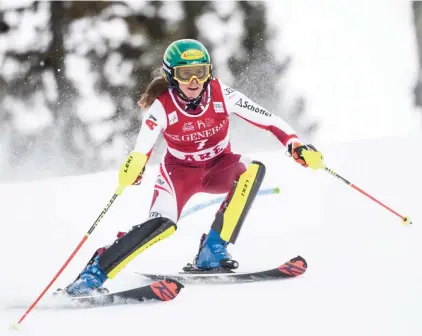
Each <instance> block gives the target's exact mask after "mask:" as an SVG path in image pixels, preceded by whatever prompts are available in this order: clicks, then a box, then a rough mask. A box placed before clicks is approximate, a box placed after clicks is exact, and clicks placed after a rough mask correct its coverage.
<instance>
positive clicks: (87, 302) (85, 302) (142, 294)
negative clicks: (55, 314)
mask: <svg viewBox="0 0 422 336" xmlns="http://www.w3.org/2000/svg"><path fill="white" fill-rule="evenodd" d="M183 287H184V286H183V285H182V284H181V283H180V282H178V281H176V280H173V279H167V278H163V279H160V280H159V281H156V282H154V283H152V284H150V285H146V286H141V287H136V288H132V289H128V290H123V291H119V292H115V293H106V294H97V295H92V296H76V297H70V296H67V295H65V294H63V295H60V294H55V296H56V297H57V299H58V300H59V301H60V302H63V303H66V302H67V303H70V304H71V306H72V307H77V308H79V307H86V308H90V307H102V306H110V305H119V304H135V303H141V302H147V301H170V300H173V299H175V298H176V297H177V296H178V294H179V293H180V290H181V289H182V288H183ZM62 300H63V301H62Z"/></svg>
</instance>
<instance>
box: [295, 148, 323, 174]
mask: <svg viewBox="0 0 422 336" xmlns="http://www.w3.org/2000/svg"><path fill="white" fill-rule="evenodd" d="M287 151H288V153H289V155H290V156H291V157H293V160H295V161H296V162H297V163H299V164H300V165H302V166H303V167H311V168H312V169H314V170H316V169H323V168H325V164H324V161H323V160H324V157H323V156H322V154H321V153H320V152H319V151H318V150H317V149H316V148H315V147H314V146H312V145H309V144H308V145H302V144H300V143H299V142H292V143H290V144H289V145H288V147H287Z"/></svg>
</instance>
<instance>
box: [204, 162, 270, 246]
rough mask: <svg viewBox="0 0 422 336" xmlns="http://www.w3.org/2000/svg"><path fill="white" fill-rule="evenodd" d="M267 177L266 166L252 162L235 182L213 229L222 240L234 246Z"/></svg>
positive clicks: (217, 215)
mask: <svg viewBox="0 0 422 336" xmlns="http://www.w3.org/2000/svg"><path fill="white" fill-rule="evenodd" d="M264 177H265V166H264V164H262V163H261V162H258V161H252V163H251V164H250V165H249V167H248V169H247V170H246V171H245V172H244V173H242V174H241V175H240V176H239V178H238V179H237V180H236V181H235V183H234V186H233V189H232V190H231V191H230V193H229V194H228V196H227V198H226V199H225V200H224V202H223V203H222V205H221V207H220V209H219V211H218V212H217V214H216V216H215V219H214V222H213V224H212V227H211V228H212V229H213V230H214V231H216V232H219V233H220V237H221V239H223V240H225V241H226V242H230V243H232V244H234V243H235V242H236V239H237V237H238V235H239V232H240V229H241V228H242V225H243V222H244V220H245V218H246V216H247V214H248V212H249V209H250V208H251V206H252V203H253V201H254V199H255V197H256V195H257V193H258V191H259V188H260V187H261V183H262V181H263V180H264Z"/></svg>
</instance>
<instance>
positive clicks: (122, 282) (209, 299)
mask: <svg viewBox="0 0 422 336" xmlns="http://www.w3.org/2000/svg"><path fill="white" fill-rule="evenodd" d="M421 145H422V139H420V138H413V139H412V138H407V139H406V138H384V139H371V140H362V141H359V142H350V143H343V144H339V145H335V146H334V145H333V146H330V147H326V148H323V149H322V150H323V153H324V155H325V157H326V163H327V165H328V166H330V167H331V168H332V169H334V170H336V171H338V173H340V174H342V175H344V176H345V177H346V178H348V179H350V180H351V181H353V182H355V183H356V184H357V185H359V186H361V187H362V188H364V189H365V190H367V191H368V192H370V193H372V194H373V195H374V196H376V197H379V198H380V199H382V200H383V201H385V202H386V203H387V204H389V205H391V206H392V207H393V208H395V209H396V210H397V211H399V212H403V213H404V214H406V215H409V216H411V217H412V219H413V222H414V224H413V226H412V227H411V228H408V227H404V226H402V225H401V223H400V219H398V218H396V217H395V216H394V215H391V214H390V213H389V212H387V211H385V210H384V209H382V208H381V207H379V206H378V205H375V204H374V203H373V202H371V201H369V200H368V199H366V198H364V197H362V196H361V195H360V194H358V193H357V192H356V191H354V190H352V189H350V188H348V187H346V186H345V185H344V184H343V183H341V182H339V181H338V180H336V179H334V178H333V177H331V176H330V175H328V174H326V173H324V172H321V171H320V172H313V171H310V170H307V169H303V168H302V167H299V166H297V165H296V164H294V163H293V162H291V161H290V159H288V158H287V157H286V156H285V155H284V153H283V151H279V152H271V153H259V154H257V155H256V156H255V158H257V159H260V160H262V161H263V162H265V164H266V165H267V168H268V173H267V176H266V181H265V183H264V186H263V187H269V186H279V187H280V188H281V193H280V194H278V195H269V196H259V197H258V198H257V201H256V204H255V205H254V207H253V209H252V210H251V212H250V216H249V217H248V220H247V222H246V223H245V225H244V229H243V230H242V232H241V235H240V237H239V240H238V243H237V245H236V246H234V247H232V248H231V252H232V253H233V254H234V256H235V257H236V258H237V259H238V260H239V261H240V264H241V269H242V270H250V269H255V268H264V267H267V266H276V265H278V264H279V263H281V262H284V261H285V260H286V259H288V258H290V257H293V256H296V255H297V254H300V255H302V256H303V257H305V258H306V259H307V261H308V263H309V268H308V271H307V273H306V274H305V275H304V276H302V277H301V278H298V279H295V280H292V281H287V282H282V281H280V282H268V283H254V284H242V285H214V286H204V285H194V286H187V287H186V288H185V289H184V290H183V291H182V293H181V294H180V295H179V297H177V298H176V299H175V300H174V301H171V302H167V303H161V304H146V305H131V306H119V307H108V308H98V309H90V310H87V309H85V310H84V309H67V310H54V309H46V304H45V300H43V301H41V303H40V307H39V309H36V310H35V311H33V312H32V313H31V314H30V315H28V317H27V319H26V320H25V321H24V323H23V330H22V331H21V332H20V334H21V335H43V336H53V335H61V336H74V335H116V334H117V335H137V334H139V335H141V334H143V335H147V334H148V335H169V334H172V335H181V334H186V335H198V334H199V335H214V334H215V333H216V332H224V334H236V335H240V334H246V333H247V334H253V333H257V332H259V333H260V334H265V333H272V334H273V333H277V334H278V333H280V334H281V333H283V334H286V335H310V334H316V335H322V334H323V335H384V336H385V335H421V333H422V326H421V323H420V321H418V320H419V319H418V318H419V312H418V308H419V307H420V302H421V300H422V290H421V285H420V284H421V283H422V271H420V267H419V256H420V255H421V252H422V245H421V244H420V241H421V238H422V236H421V235H422V232H421V228H420V226H421V222H422V211H421V209H420V198H419V197H418V195H419V194H420V190H421V189H422V178H421V177H420V171H421V169H422V160H421V157H420V155H418V154H419V153H420V148H421ZM155 173H156V167H151V168H150V169H149V170H148V171H147V174H146V178H145V183H144V184H143V185H142V186H140V187H133V188H130V189H127V190H126V191H125V192H124V193H123V194H122V196H121V197H120V199H118V201H116V203H115V204H114V205H113V207H112V208H111V210H110V212H109V213H108V214H107V215H106V217H105V218H104V219H103V221H102V222H101V224H100V225H99V226H98V227H97V229H96V230H95V231H94V233H93V234H92V236H91V237H90V238H89V240H88V241H87V243H86V245H84V247H83V248H82V250H81V251H80V253H79V254H78V255H77V257H76V258H75V259H74V260H73V262H72V263H71V264H70V265H69V268H68V269H67V270H66V271H65V272H64V273H63V274H62V276H61V277H60V278H59V280H58V281H57V283H56V284H55V285H54V288H57V287H59V286H64V285H66V284H67V283H68V282H69V281H70V280H71V279H72V278H73V277H74V276H75V275H76V272H78V271H79V270H80V268H81V267H82V266H83V264H84V263H85V262H86V260H87V258H89V257H90V255H91V253H92V251H93V250H94V249H95V248H96V247H98V246H99V245H101V244H104V243H108V242H109V241H110V239H113V237H114V234H115V233H116V232H117V231H118V230H125V229H127V228H128V227H130V226H131V225H133V224H136V223H139V222H140V221H142V219H143V218H144V216H145V215H146V213H147V209H148V205H149V201H150V196H151V187H152V185H153V183H154V177H155ZM116 176H117V174H116V173H115V172H107V173H102V174H96V175H90V176H80V177H71V178H63V179H59V180H57V179H55V180H46V181H40V182H36V183H32V184H9V185H0V201H1V204H2V210H1V212H0V219H1V223H2V230H1V233H2V238H3V239H2V244H1V245H0V255H1V256H2V276H1V277H0V288H1V293H0V308H1V310H0V330H1V332H0V334H1V335H14V334H15V333H14V332H13V331H9V330H8V329H7V328H8V325H9V324H10V323H12V322H16V321H17V320H18V319H19V317H20V316H21V314H22V313H23V312H24V311H25V309H26V308H27V307H28V305H29V304H30V303H31V302H32V301H33V300H34V299H35V298H36V297H37V295H38V294H39V293H40V291H41V290H42V289H43V288H44V287H45V285H46V284H47V283H48V282H49V281H50V279H51V277H52V276H53V275H54V274H55V273H56V272H57V270H58V269H59V267H60V266H61V265H62V264H63V262H64V261H65V259H66V258H67V257H68V256H69V254H70V253H71V251H72V250H73V249H74V248H75V246H76V245H77V243H78V242H79V241H80V239H81V238H82V236H83V235H84V233H85V232H86V231H87V230H88V228H89V227H90V226H91V224H92V222H93V221H94V220H95V218H96V217H97V216H98V214H99V212H100V211H101V210H102V208H103V207H104V206H105V204H106V203H107V201H108V199H109V198H110V197H111V195H112V194H113V192H114V188H115V183H116ZM205 199H210V198H209V197H208V196H205V195H198V196H197V197H195V198H194V199H192V200H191V202H190V203H189V204H188V206H187V208H189V207H191V206H192V205H194V204H197V203H198V202H202V201H204V200H205ZM216 208H217V206H213V207H210V208H208V209H204V210H202V211H200V212H197V213H195V214H192V215H190V216H187V217H186V218H185V219H183V220H182V221H181V222H180V225H179V229H178V231H177V233H176V234H175V235H173V236H172V237H170V238H168V239H167V240H166V241H163V242H161V243H159V244H157V245H155V246H153V247H151V248H150V249H149V250H147V251H146V252H145V253H144V254H142V255H140V256H139V257H138V258H137V259H136V260H135V261H134V262H133V263H132V264H130V265H129V266H128V267H127V268H126V269H125V270H124V271H123V272H122V273H120V274H119V276H118V277H117V278H116V279H115V280H113V281H110V282H109V283H108V287H109V288H110V289H111V290H118V289H121V288H126V287H131V286H136V285H137V284H141V283H145V281H144V280H141V279H140V278H138V276H136V275H135V274H134V272H135V271H178V270H179V269H180V268H181V267H182V266H183V265H184V264H185V263H186V262H189V261H191V259H192V258H193V256H194V255H195V253H196V249H197V244H198V240H199V237H200V234H201V233H202V232H204V231H206V230H208V227H209V225H210V223H211V221H212V217H213V213H214V211H215V210H216ZM41 308H44V309H41Z"/></svg>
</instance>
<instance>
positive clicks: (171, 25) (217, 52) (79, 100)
mask: <svg viewBox="0 0 422 336" xmlns="http://www.w3.org/2000/svg"><path fill="white" fill-rule="evenodd" d="M21 3H22V2H21ZM0 9H1V8H0ZM265 17H266V7H265V3H260V2H249V1H240V2H218V1H217V2H210V1H182V2H167V1H145V2H125V1H116V2H113V1H66V2H61V1H52V2H39V1H28V2H26V3H23V4H21V5H20V7H16V6H13V4H12V5H11V4H9V8H2V9H1V11H0V45H1V46H2V48H0V50H2V52H0V97H1V101H0V151H2V152H3V157H6V160H3V161H2V163H0V179H5V178H8V179H11V178H15V179H22V178H25V177H27V178H40V177H47V176H57V175H67V174H77V173H83V172H94V171H99V170H103V169H107V168H110V167H115V165H117V164H119V163H120V160H121V159H122V158H123V157H124V156H125V154H126V152H127V151H129V150H130V149H131V147H132V146H133V143H134V141H135V137H136V135H137V133H138V131H139V127H140V121H141V117H142V113H141V112H142V111H140V109H139V108H138V107H137V106H136V101H137V100H138V98H139V95H140V93H141V92H142V91H143V90H144V88H145V86H146V85H147V84H148V82H149V80H150V76H151V72H152V70H153V69H155V68H156V67H159V66H160V65H161V58H162V55H163V53H164V50H165V48H166V47H167V45H168V44H169V43H170V42H171V41H173V40H176V39H179V38H186V37H189V38H198V39H201V40H202V41H204V42H205V44H207V45H209V46H210V49H211V52H212V53H213V57H214V63H215V65H216V71H217V74H218V72H219V71H220V72H221V73H226V74H227V73H228V74H231V76H230V77H229V76H227V75H226V76H221V77H223V79H225V80H227V81H229V82H230V81H231V82H235V84H236V87H237V88H239V89H240V90H242V91H244V92H245V93H247V94H248V95H250V96H251V98H254V99H256V100H257V101H258V102H260V103H262V104H263V105H264V106H265V107H267V108H269V109H271V110H273V111H274V112H276V113H279V114H280V115H282V116H283V117H284V118H286V119H289V120H291V121H294V120H293V117H296V120H297V122H295V124H294V126H295V127H296V128H297V129H298V131H300V132H301V133H302V134H304V133H306V134H311V132H312V131H313V130H314V126H315V125H313V124H312V125H310V126H305V127H302V126H303V125H304V122H303V120H300V118H298V117H299V116H301V115H302V114H303V112H304V104H303V102H304V100H303V98H299V99H297V100H296V103H295V104H293V107H290V108H286V107H285V106H283V105H282V99H281V98H282V95H281V92H279V90H277V85H276V83H277V82H279V80H280V78H281V77H282V75H283V73H284V71H286V69H287V67H288V64H289V59H288V58H287V59H285V60H283V61H282V62H281V63H278V61H277V60H276V59H275V58H274V57H273V55H272V53H271V51H270V50H269V48H268V41H269V40H270V39H271V34H270V33H269V32H268V27H267V24H266V19H265ZM239 18H240V19H239ZM233 21H237V27H238V29H237V30H239V31H242V34H241V36H237V37H234V36H230V34H226V33H224V32H227V33H230V32H231V30H232V28H230V27H233ZM235 23H236V22H235ZM215 24H219V25H221V27H219V28H221V29H218V31H217V30H216V29H213V27H215ZM230 25H231V26H230ZM221 32H223V34H221ZM225 45H226V46H227V45H231V46H232V48H230V50H229V52H221V47H222V46H223V47H224V46H225ZM226 68H227V69H228V70H229V71H228V72H226V71H224V70H225V69H226ZM258 76H263V77H264V78H265V79H264V80H263V81H264V83H265V86H264V87H263V86H259V87H258V86H257V85H256V82H255V80H256V78H258ZM259 78H260V79H259V81H258V82H260V81H261V77H259ZM263 88H265V89H264V90H263ZM263 97H265V100H262V99H263ZM258 98H260V99H258ZM239 126H240V125H239ZM299 126H300V128H299ZM239 131H242V132H243V130H241V129H240V128H239ZM304 135H305V134H304ZM157 145H158V148H157V149H156V150H155V151H154V155H153V157H152V160H157V157H158V156H159V155H160V154H161V152H162V149H163V143H162V140H160V141H159V143H158V144H157Z"/></svg>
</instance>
